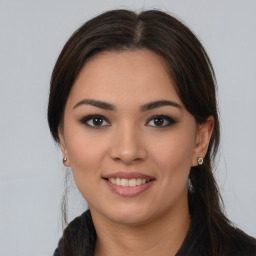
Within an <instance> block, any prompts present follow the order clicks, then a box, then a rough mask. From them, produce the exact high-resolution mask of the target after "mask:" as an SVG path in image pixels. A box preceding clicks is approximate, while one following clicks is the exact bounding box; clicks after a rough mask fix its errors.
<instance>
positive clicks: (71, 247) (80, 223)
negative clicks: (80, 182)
mask: <svg viewBox="0 0 256 256" xmlns="http://www.w3.org/2000/svg"><path fill="white" fill-rule="evenodd" d="M64 232H65V233H64V234H65V236H63V237H64V238H65V241H63V239H64V238H62V239H61V240H60V242H59V246H58V248H57V249H56V250H55V252H54V255H53V256H61V255H62V254H61V250H64V251H65V255H68V256H69V255H75V256H93V254H94V248H95V242H96V238H97V235H96V232H95V229H94V225H93V222H92V218H91V213H90V211H89V210H87V211H86V212H84V213H83V214H82V215H81V216H79V217H77V218H75V219H74V220H73V221H72V222H71V223H70V224H69V225H68V227H67V228H66V230H65V231H64ZM209 234H210V232H209V231H208V230H207V227H206V224H205V223H204V222H203V221H202V219H201V218H200V217H197V218H195V217H192V220H191V225H190V228H189V231H188V234H187V236H186V238H185V240H184V242H183V244H182V246H181V248H180V249H179V251H178V252H177V254H176V256H211V255H212V253H211V247H210V235H209ZM234 234H235V235H234V236H232V235H230V237H233V238H231V239H230V241H228V242H227V243H230V247H232V252H230V253H229V252H225V253H222V252H221V253H220V254H216V255H218V256H256V240H255V239H254V238H252V237H250V236H248V235H246V234H245V233H243V232H242V231H241V230H239V229H236V228H234ZM71 240H72V243H71V242H70V241H71ZM63 242H64V244H65V246H63V247H62V244H63ZM61 248H62V249H61Z"/></svg>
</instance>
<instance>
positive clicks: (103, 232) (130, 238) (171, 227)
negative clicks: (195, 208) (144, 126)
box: [91, 207, 190, 256]
mask: <svg viewBox="0 0 256 256" xmlns="http://www.w3.org/2000/svg"><path fill="white" fill-rule="evenodd" d="M91 212H92V217H93V221H94V225H95V229H96V232H97V241H96V247H95V254H94V255H95V256H102V255H104V256H110V255H111V256H117V255H133V256H139V255H144V256H153V255H154V256H155V255H158V256H161V255H163V256H165V255H171V256H174V255H175V254H176V253H177V251H178V250H179V248H180V247H181V245H182V243H183V241H184V239H185V237H186V234H187V232H188V229H189V225H190V214H189V211H188V207H187V209H186V211H184V208H183V211H182V212H179V213H178V214H177V212H176V213H175V214H174V213H173V214H171V213H170V212H168V213H165V214H162V215H161V216H158V217H157V218H155V219H154V220H151V221H148V222H147V223H143V224H140V225H123V224H119V223H115V222H112V221H109V220H106V219H104V218H102V216H99V215H98V213H97V212H95V211H92V210H91Z"/></svg>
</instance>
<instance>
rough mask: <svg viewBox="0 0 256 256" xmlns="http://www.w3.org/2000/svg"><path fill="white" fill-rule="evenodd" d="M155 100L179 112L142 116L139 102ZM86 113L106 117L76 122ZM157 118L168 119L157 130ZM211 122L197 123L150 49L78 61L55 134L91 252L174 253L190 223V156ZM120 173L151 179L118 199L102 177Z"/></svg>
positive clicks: (200, 148) (164, 109) (161, 110)
mask: <svg viewBox="0 0 256 256" xmlns="http://www.w3.org/2000/svg"><path fill="white" fill-rule="evenodd" d="M84 99H93V100H98V101H103V102H106V103H109V104H111V105H113V106H114V108H115V110H107V109H102V108H99V107H96V106H92V105H90V104H82V103H81V101H82V100H84ZM159 100H168V101H172V102H174V103H175V104H177V105H179V107H177V106H171V105H165V106H160V107H156V108H154V109H149V110H146V111H141V106H142V105H145V104H147V103H149V102H154V101H159ZM79 102H80V104H79ZM75 106H76V107H75ZM91 114H97V115H101V116H103V117H104V118H106V120H104V121H103V122H102V123H101V124H100V125H99V126H98V128H93V127H92V125H94V123H93V122H92V121H93V120H88V121H87V122H83V123H81V120H82V119H83V118H84V117H86V116H88V115H91ZM156 115H165V116H169V117H171V118H172V119H174V120H175V122H171V123H169V121H168V120H165V119H161V118H160V119H161V121H162V122H163V123H161V122H160V125H159V123H157V122H155V121H156V120H155V119H154V118H153V117H154V116H156ZM94 121H95V119H94ZM213 123H214V120H213V118H212V117H209V118H208V120H207V121H206V122H205V123H204V124H201V125H198V124H197V123H196V121H195V118H194V117H193V116H192V115H191V114H190V113H189V112H188V111H187V110H186V109H185V107H184V105H183V103H182V102H181V100H180V99H179V97H178V95H177V93H176V91H175V85H174V82H173V81H172V79H171V78H170V76H169V74H168V73H167V72H166V68H165V65H164V61H163V59H162V58H161V57H160V56H158V55H156V54H154V53H153V52H151V51H149V50H136V51H122V52H118V53H116V52H102V53H100V54H98V55H96V56H95V57H94V58H92V59H91V60H90V61H88V62H87V63H86V64H85V66H84V67H83V69H82V70H81V72H80V73H79V75H78V77H77V79H76V81H75V83H74V85H73V87H72V89H71V92H70V95H69V97H68V100H67V103H66V107H65V111H64V118H63V122H62V124H61V126H60V128H59V134H60V139H61V150H62V154H63V157H67V161H66V162H65V165H66V166H70V167H71V168H72V171H73V175H74V179H75V182H76V184H77V187H78V189H79V190H80V192H81V194H82V195H83V197H84V198H85V199H86V201H87V202H88V205H89V208H90V210H91V213H92V217H93V221H94V224H95V228H96V232H97V235H98V239H97V243H96V251H95V255H105V256H106V255H112V256H113V255H175V253H176V252H177V251H178V249H179V247H180V246H181V244H182V242H183V240H184V238H185V236H186V233H187V231H188V228H189V224H190V215H189V211H188V199H187V180H188V175H189V171H190V168H191V166H195V165H197V164H198V163H197V157H204V156H205V154H206V152H207V147H208V144H209V140H210V137H211V133H212V128H213ZM168 124H169V125H168ZM119 171H122V172H125V173H129V172H139V173H142V174H146V175H150V176H152V177H154V182H153V184H152V185H151V186H150V187H149V188H148V189H147V190H145V191H143V192H142V193H140V194H139V195H136V196H132V197H127V196H122V195H119V194H117V193H115V192H113V191H112V190H111V189H110V188H109V186H108V185H106V181H105V180H104V179H103V178H102V177H104V176H106V175H109V174H111V173H114V172H119Z"/></svg>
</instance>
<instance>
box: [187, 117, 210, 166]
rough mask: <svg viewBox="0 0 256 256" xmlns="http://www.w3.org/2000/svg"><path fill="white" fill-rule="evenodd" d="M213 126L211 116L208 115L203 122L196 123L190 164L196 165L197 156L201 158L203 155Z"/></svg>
mask: <svg viewBox="0 0 256 256" xmlns="http://www.w3.org/2000/svg"><path fill="white" fill-rule="evenodd" d="M213 127H214V117H213V116H209V117H208V118H207V120H206V121H205V122H204V123H203V124H200V125H198V127H197V135H196V144H195V149H194V155H193V160H192V166H197V165H198V161H197V158H198V157H201V158H204V157H205V155H206V153H207V149H208V146H209V143H210V139H211V136H212V132H213Z"/></svg>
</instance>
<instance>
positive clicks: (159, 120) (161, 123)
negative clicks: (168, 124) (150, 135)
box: [154, 117, 164, 126]
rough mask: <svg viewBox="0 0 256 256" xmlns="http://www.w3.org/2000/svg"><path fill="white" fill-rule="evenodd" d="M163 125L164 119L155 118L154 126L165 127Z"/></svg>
mask: <svg viewBox="0 0 256 256" xmlns="http://www.w3.org/2000/svg"><path fill="white" fill-rule="evenodd" d="M163 123H164V120H163V118H159V117H156V118H154V124H155V125H157V126H161V125H163Z"/></svg>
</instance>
